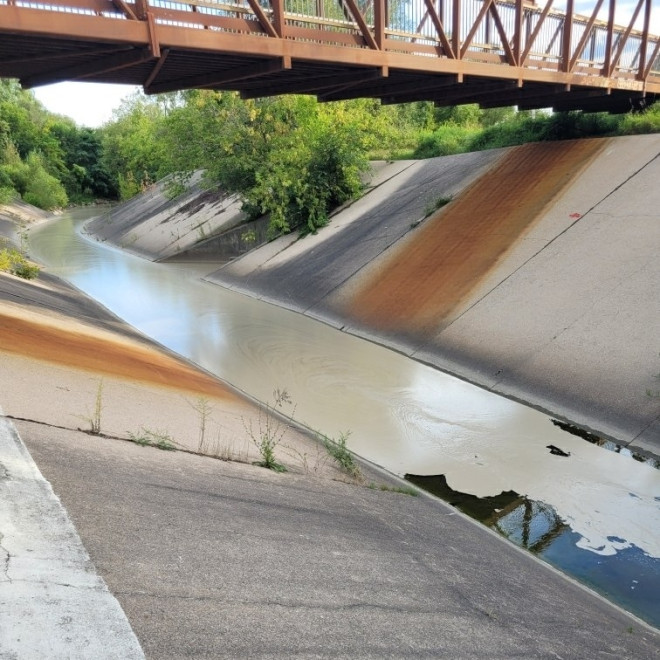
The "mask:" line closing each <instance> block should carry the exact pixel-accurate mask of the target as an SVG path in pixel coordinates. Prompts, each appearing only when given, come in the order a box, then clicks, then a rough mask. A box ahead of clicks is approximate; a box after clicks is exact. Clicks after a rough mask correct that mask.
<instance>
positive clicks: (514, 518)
mask: <svg viewBox="0 0 660 660" xmlns="http://www.w3.org/2000/svg"><path fill="white" fill-rule="evenodd" d="M406 479H408V480H409V481H410V482H411V483H414V484H415V485H417V486H419V487H420V488H423V489H424V490H427V491H428V492H430V493H433V494H434V495H436V496H438V497H440V498H441V499H443V500H445V502H448V503H449V504H451V505H452V506H455V507H457V508H458V509H460V510H461V511H463V512H464V513H466V514H467V515H469V516H471V517H472V518H475V519H476V520H478V521H479V522H481V523H483V524H484V525H486V526H488V527H490V528H491V529H494V530H496V531H497V532H499V533H500V534H502V536H505V537H506V538H508V539H509V540H510V541H513V542H514V543H515V544H517V545H519V546H521V547H523V548H525V549H526V550H529V551H530V552H532V553H533V554H535V555H536V556H537V557H541V558H542V559H544V560H545V561H547V562H548V563H550V564H552V565H554V566H555V567H557V568H558V569H560V570H562V571H564V572H565V573H568V574H569V575H572V576H573V577H575V578H577V579H579V580H580V581H581V582H583V583H585V584H587V585H588V586H590V587H592V588H593V589H595V590H596V591H598V592H600V593H601V594H602V595H604V596H606V597H607V598H609V599H611V600H613V601H615V602H617V603H619V604H621V605H622V606H623V607H625V608H626V609H628V610H629V611H631V612H633V613H634V614H637V615H638V616H639V617H641V618H643V619H645V620H647V621H648V622H649V623H652V624H653V625H655V626H657V627H658V628H660V608H658V594H660V559H658V558H656V557H650V556H649V555H648V554H646V553H645V552H644V551H643V550H641V549H640V548H638V547H636V546H635V545H632V544H630V543H629V542H628V541H626V540H624V539H622V538H619V537H615V536H612V537H609V538H608V542H609V545H608V546H603V547H602V548H595V549H593V548H587V549H591V550H592V552H584V551H583V550H582V551H581V550H580V548H581V544H582V541H583V538H582V537H581V536H580V535H579V534H576V533H575V532H574V531H573V530H571V528H570V525H568V524H567V523H566V521H564V519H563V518H562V517H561V516H560V515H559V514H558V513H557V511H556V510H555V509H554V507H552V506H550V505H549V504H545V503H544V502H535V501H533V500H530V499H529V498H527V497H524V496H522V495H519V494H518V493H516V492H514V491H512V490H509V491H507V492H503V493H500V494H499V495H495V496H490V497H475V496H474V495H470V494H469V493H461V492H458V491H456V490H453V489H452V488H450V487H449V485H448V484H447V480H446V479H445V477H444V475H438V476H433V477H422V476H417V475H410V474H409V475H406Z"/></svg>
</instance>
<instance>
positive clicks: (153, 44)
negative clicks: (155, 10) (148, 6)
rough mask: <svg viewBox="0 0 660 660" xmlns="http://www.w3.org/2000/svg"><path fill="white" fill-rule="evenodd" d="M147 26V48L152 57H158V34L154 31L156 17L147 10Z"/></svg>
mask: <svg viewBox="0 0 660 660" xmlns="http://www.w3.org/2000/svg"><path fill="white" fill-rule="evenodd" d="M147 26H148V27H149V50H150V51H151V55H152V57H155V58H158V57H160V43H158V34H157V33H156V19H155V18H154V15H153V14H152V13H151V12H150V11H148V12H147Z"/></svg>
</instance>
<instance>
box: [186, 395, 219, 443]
mask: <svg viewBox="0 0 660 660" xmlns="http://www.w3.org/2000/svg"><path fill="white" fill-rule="evenodd" d="M188 403H189V404H190V405H191V406H192V408H193V410H194V411H195V412H196V413H197V415H198V418H199V437H198V441H197V451H198V452H199V453H200V454H207V453H208V450H209V446H208V444H207V439H206V431H207V426H208V421H209V418H210V417H211V413H212V412H213V406H212V405H211V404H210V402H209V400H208V399H207V398H206V397H204V396H200V397H197V399H196V400H195V403H190V401H189V402H188Z"/></svg>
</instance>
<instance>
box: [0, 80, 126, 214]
mask: <svg viewBox="0 0 660 660" xmlns="http://www.w3.org/2000/svg"><path fill="white" fill-rule="evenodd" d="M101 150H102V145H101V138H100V134H99V132H98V131H94V130H91V129H88V128H79V127H78V126H76V124H75V123H74V122H73V121H71V120H70V119H67V118H65V117H59V116H57V115H53V114H52V113H49V112H48V111H47V110H46V109H45V108H44V107H43V106H42V105H41V104H40V103H39V102H38V101H37V100H36V99H35V98H34V95H33V94H31V93H30V92H25V91H23V90H22V89H21V88H20V86H19V85H18V83H17V82H15V81H13V80H0V202H6V201H9V200H10V199H12V198H14V197H20V198H22V199H23V200H25V201H26V202H28V203H30V204H34V205H35V206H39V207H40V208H43V209H53V208H57V207H62V206H65V205H66V204H67V203H69V202H73V203H80V202H85V201H90V200H93V199H96V198H99V197H100V198H104V199H111V198H115V197H116V196H117V187H116V184H115V183H114V182H113V180H112V177H111V176H110V174H109V173H108V171H107V170H106V169H104V168H103V166H102V164H101Z"/></svg>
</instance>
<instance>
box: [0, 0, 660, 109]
mask: <svg viewBox="0 0 660 660" xmlns="http://www.w3.org/2000/svg"><path fill="white" fill-rule="evenodd" d="M5 12H7V14H6V15H7V20H3V16H4V15H5ZM10 12H13V13H10ZM44 13H46V14H47V12H38V11H36V10H20V9H16V8H14V7H9V6H1V4H0V76H2V77H15V78H19V79H20V80H21V82H22V84H23V85H24V86H26V87H35V86H38V85H42V84H48V83H52V82H59V81H61V80H80V81H87V82H104V83H122V84H134V85H141V86H143V87H144V88H145V90H146V91H147V92H148V93H158V92H165V91H172V90H179V89H188V88H206V89H215V90H233V91H238V92H240V93H241V94H242V95H243V96H244V97H248V98H249V97H259V96H269V95H275V94H285V93H302V94H313V95H315V96H317V97H318V98H320V99H321V100H326V101H331V100H340V99H349V98H358V97H361V98H367V97H370V98H379V99H382V100H383V101H384V102H385V103H399V102H408V101H416V100H429V101H434V102H435V103H436V104H437V105H460V104H464V103H479V104H480V105H481V106H482V107H497V106H505V105H517V106H519V107H520V108H522V109H532V108H545V107H552V108H555V109H557V110H572V109H583V110H587V111H601V110H604V111H609V112H625V111H628V110H630V109H631V108H636V107H640V106H643V105H645V104H648V103H649V102H653V101H654V100H655V99H656V97H657V96H658V95H659V94H660V76H658V75H656V73H655V72H653V76H654V77H653V80H652V81H651V83H650V84H649V82H648V81H647V82H646V84H645V85H644V86H643V87H640V86H639V85H637V86H636V87H635V86H634V85H631V86H630V87H626V85H625V84H624V85H617V84H614V85H608V84H606V81H604V79H603V78H602V77H600V78H599V76H598V73H597V72H596V71H594V73H593V75H587V76H572V77H571V76H570V75H567V74H562V73H561V72H559V71H557V70H556V69H555V70H554V71H553V70H550V71H548V70H543V69H542V68H541V67H539V68H534V67H527V68H526V67H522V66H520V67H512V66H509V65H508V64H507V63H506V62H503V61H502V60H501V59H498V58H491V61H485V62H484V61H481V62H478V61H471V59H470V57H469V55H468V57H466V58H465V59H463V60H456V59H453V60H452V59H449V58H445V57H439V56H430V55H429V56H423V55H415V54H410V53H402V52H396V51H392V50H389V51H388V50H387V49H386V48H384V49H381V50H372V49H366V48H347V47H346V46H345V45H341V44H339V45H338V44H332V43H323V44H317V43H313V42H310V41H305V40H293V39H282V38H271V37H269V36H266V35H264V34H226V33H220V32H211V31H205V30H199V29H195V30H193V29H189V30H186V29H185V28H181V27H177V28H173V27H168V26H165V25H163V26H160V25H159V26H158V35H159V36H158V40H157V41H155V40H154V36H153V32H152V33H151V34H150V32H149V30H148V29H147V27H146V23H145V22H143V21H129V20H116V19H107V18H102V17H92V16H84V17H83V16H71V15H70V14H69V15H65V14H55V13H53V14H51V15H50V16H46V17H45V18H44V16H43V14H44ZM39 14H41V15H40V16H39ZM19 15H20V19H17V18H16V17H17V16H19ZM24 16H26V17H27V18H26V19H25V20H23V17H24ZM12 17H13V20H10V19H12ZM58 23H59V25H58ZM152 30H153V28H152ZM395 47H396V46H395ZM568 81H570V82H568Z"/></svg>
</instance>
